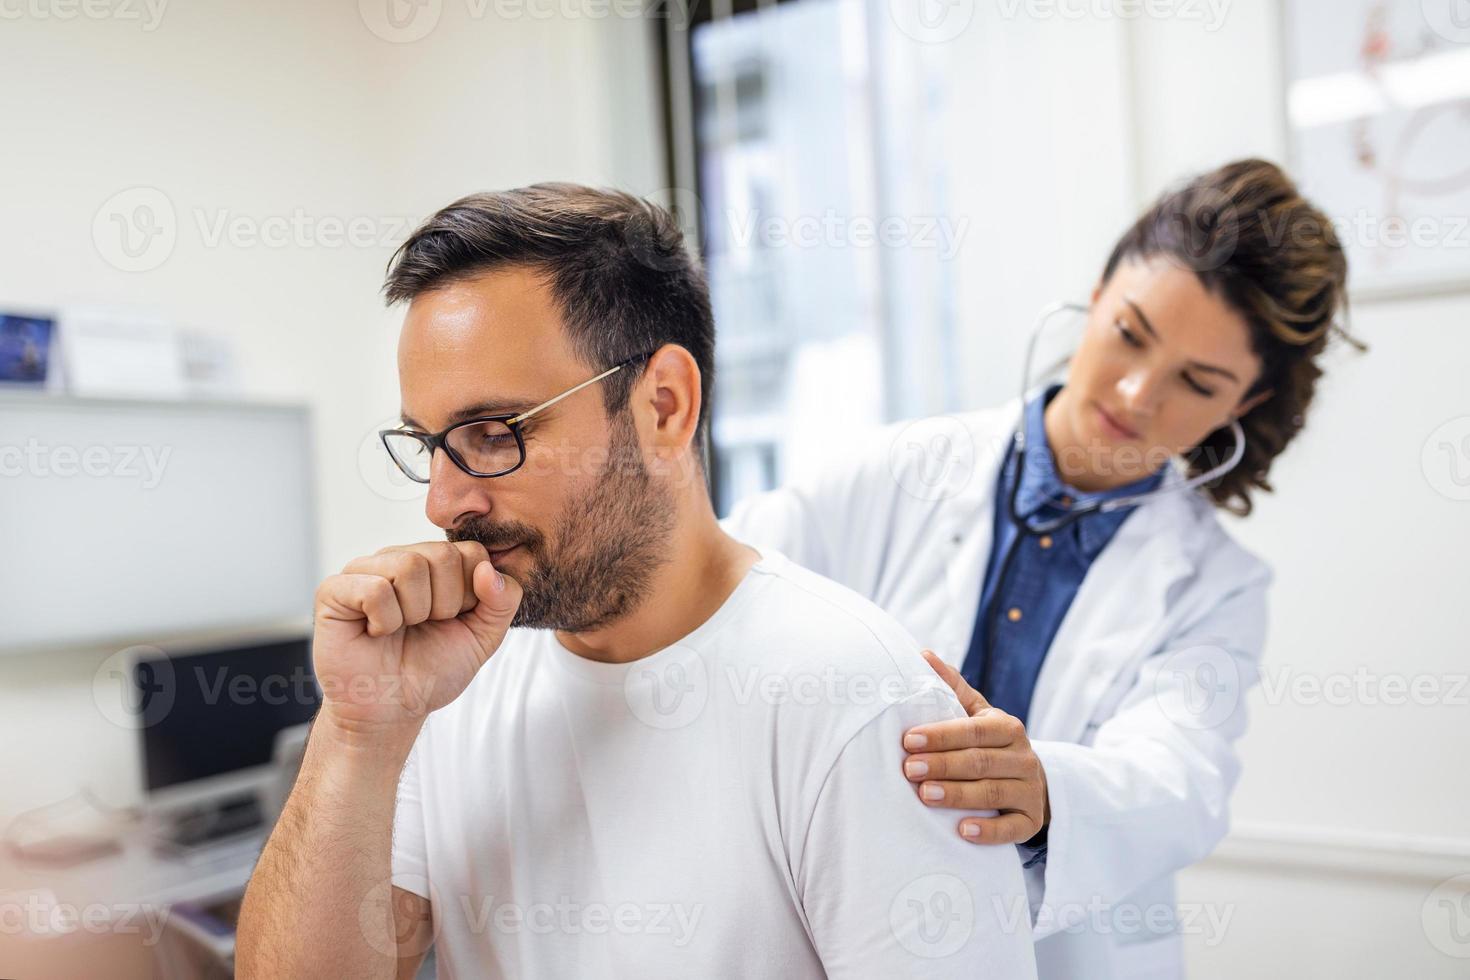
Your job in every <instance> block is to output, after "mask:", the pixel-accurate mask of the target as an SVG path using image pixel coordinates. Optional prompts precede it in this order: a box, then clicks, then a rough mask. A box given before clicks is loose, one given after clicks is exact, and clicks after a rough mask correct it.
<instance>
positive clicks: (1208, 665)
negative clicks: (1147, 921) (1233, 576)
mask: <svg viewBox="0 0 1470 980" xmlns="http://www.w3.org/2000/svg"><path fill="white" fill-rule="evenodd" d="M1269 578H1270V574H1269V572H1268V571H1266V570H1265V569H1264V568H1261V569H1260V571H1259V574H1258V575H1257V576H1255V578H1254V579H1253V580H1252V581H1251V582H1250V583H1248V584H1245V585H1242V586H1241V587H1240V588H1238V589H1237V590H1235V591H1233V592H1232V593H1229V594H1227V595H1226V596H1224V597H1223V598H1222V599H1221V600H1220V601H1219V602H1218V603H1216V604H1215V606H1214V607H1213V608H1212V609H1211V610H1209V612H1207V613H1206V614H1205V615H1203V616H1200V617H1199V618H1198V619H1197V620H1196V621H1195V622H1194V623H1193V625H1192V626H1189V627H1187V628H1186V629H1184V630H1182V631H1180V632H1179V633H1178V634H1176V635H1175V636H1174V637H1172V638H1171V639H1170V641H1169V642H1168V643H1167V644H1166V645H1165V647H1164V648H1163V649H1161V650H1160V651H1159V652H1157V653H1156V654H1154V655H1152V656H1150V657H1149V658H1148V659H1147V660H1146V661H1145V662H1144V663H1143V665H1142V667H1141V669H1140V670H1139V672H1138V674H1137V677H1136V678H1135V680H1134V682H1133V685H1132V687H1131V688H1130V690H1129V691H1128V693H1127V695H1126V696H1125V697H1124V699H1123V702H1122V703H1121V704H1120V705H1119V708H1118V710H1117V712H1116V713H1115V714H1113V715H1112V716H1111V717H1110V718H1108V719H1106V720H1105V721H1103V722H1102V723H1101V724H1100V725H1099V726H1098V727H1097V729H1096V731H1095V733H1094V737H1093V738H1092V739H1091V740H1090V744H1085V745H1082V744H1075V743H1070V742H1050V741H1038V742H1034V743H1033V747H1034V749H1035V750H1036V754H1037V756H1038V757H1039V758H1040V759H1041V763H1042V766H1043V767H1044V769H1045V770H1046V778H1047V787H1048V794H1049V798H1050V804H1051V823H1050V825H1049V827H1048V832H1047V852H1046V857H1045V860H1044V861H1042V862H1037V863H1036V864H1034V865H1033V866H1032V867H1030V868H1028V869H1027V871H1026V874H1027V876H1028V887H1029V888H1030V891H1031V895H1032V902H1033V913H1034V915H1035V923H1036V936H1037V938H1041V937H1043V936H1045V935H1048V934H1050V933H1052V932H1056V931H1058V930H1061V929H1065V928H1067V927H1068V925H1070V924H1072V923H1075V922H1077V921H1079V920H1080V919H1081V918H1083V916H1084V915H1085V914H1086V910H1087V909H1089V908H1093V907H1095V906H1096V905H1097V904H1098V903H1113V902H1116V901H1118V900H1120V899H1123V898H1125V897H1126V896H1128V895H1129V894H1130V893H1132V892H1133V891H1135V890H1136V889H1137V888H1139V887H1140V886H1142V885H1144V884H1146V883H1147V882H1150V881H1152V880H1154V879H1156V878H1159V877H1162V876H1164V875H1168V874H1172V873H1174V872H1176V871H1178V870H1180V869H1182V868H1185V867H1187V866H1189V865H1191V864H1194V863H1195V862H1197V861H1200V860H1202V859H1203V858H1205V857H1206V856H1208V855H1209V854H1210V852H1211V851H1212V850H1214V848H1215V846H1216V845H1217V844H1218V843H1219V842H1220V840H1221V839H1222V838H1223V837H1224V836H1225V833H1226V831H1227V830H1228V829H1229V799H1230V792H1231V790H1232V789H1233V788H1234V786H1235V782H1236V780H1237V778H1238V776H1239V773H1240V763H1239V760H1238V759H1237V756H1236V752H1235V744H1234V743H1235V741H1236V739H1238V738H1239V737H1240V736H1241V734H1243V733H1244V731H1245V727H1246V705H1245V696H1246V693H1247V692H1248V691H1249V689H1250V688H1251V687H1252V686H1254V685H1255V683H1256V682H1257V680H1258V678H1259V667H1258V664H1259V659H1260V652H1261V646H1262V643H1263V642H1264V623H1265V593H1266V586H1267V584H1268V582H1269ZM1024 853H1025V851H1024V850H1023V854H1024Z"/></svg>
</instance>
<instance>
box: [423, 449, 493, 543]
mask: <svg viewBox="0 0 1470 980" xmlns="http://www.w3.org/2000/svg"><path fill="white" fill-rule="evenodd" d="M489 483H490V480H488V479H486V478H484V477H478V476H470V475H469V474H468V473H466V472H465V471H464V470H462V469H460V468H459V467H458V466H456V465H455V464H454V460H452V459H450V458H449V454H448V453H447V452H445V451H444V450H443V448H440V449H436V450H434V456H433V458H432V459H430V461H429V495H428V497H427V499H426V500H425V502H424V513H425V514H427V515H428V518H429V520H431V521H433V522H434V524H435V526H437V527H440V528H443V529H444V530H446V531H447V530H449V529H450V528H452V527H454V526H456V525H457V524H459V523H460V522H461V521H463V520H464V519H465V518H466V517H469V516H476V515H481V514H488V513H490V509H491V503H490V487H489Z"/></svg>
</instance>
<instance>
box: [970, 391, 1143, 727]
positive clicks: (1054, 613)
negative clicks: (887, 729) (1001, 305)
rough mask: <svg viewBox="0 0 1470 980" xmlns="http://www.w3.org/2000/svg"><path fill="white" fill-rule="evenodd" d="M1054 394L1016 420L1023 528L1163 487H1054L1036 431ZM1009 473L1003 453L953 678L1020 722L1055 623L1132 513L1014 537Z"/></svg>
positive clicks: (1011, 459)
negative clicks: (959, 666) (986, 550)
mask: <svg viewBox="0 0 1470 980" xmlns="http://www.w3.org/2000/svg"><path fill="white" fill-rule="evenodd" d="M1059 390H1061V386H1060V385H1054V386H1052V387H1051V388H1048V389H1047V390H1046V391H1045V392H1044V393H1043V394H1042V395H1040V396H1038V397H1036V398H1034V399H1032V400H1031V402H1030V403H1028V404H1027V406H1026V410H1025V413H1024V419H1023V422H1022V424H1023V425H1025V426H1026V451H1025V454H1024V455H1025V466H1024V468H1023V473H1022V478H1021V487H1020V490H1019V492H1018V494H1017V497H1016V510H1017V512H1018V513H1019V514H1020V515H1021V517H1022V518H1023V519H1025V520H1026V522H1027V523H1029V524H1032V525H1036V524H1041V523H1043V522H1046V521H1050V520H1053V519H1055V518H1058V517H1061V516H1062V515H1063V514H1065V513H1066V512H1067V510H1068V507H1069V506H1073V505H1076V504H1077V503H1079V502H1081V503H1093V502H1096V501H1101V500H1109V499H1112V498H1115V497H1122V496H1126V495H1129V494H1135V493H1143V492H1146V491H1149V490H1153V489H1155V488H1156V487H1158V485H1159V483H1160V482H1161V481H1162V480H1163V473H1162V471H1161V472H1157V473H1153V474H1151V475H1150V476H1147V477H1144V478H1143V479H1141V480H1137V481H1135V482H1133V483H1130V484H1128V485H1127V486H1124V487H1119V488H1118V489H1116V490H1108V491H1105V492H1103V493H1095V494H1083V493H1082V492H1081V491H1079V490H1075V489H1073V488H1071V487H1069V486H1067V485H1066V484H1065V483H1064V482H1062V478H1061V476H1060V475H1059V474H1058V473H1057V468H1056V462H1055V460H1054V459H1053V458H1052V452H1051V447H1050V446H1049V445H1048V444H1047V441H1046V426H1045V425H1044V424H1043V413H1044V411H1045V409H1046V403H1047V402H1049V401H1051V398H1052V396H1053V395H1055V394H1056V393H1057V392H1058V391H1059ZM1015 472H1016V457H1015V454H1014V453H1008V454H1007V458H1006V463H1005V465H1004V466H1002V467H1001V473H1000V480H999V484H998V485H997V487H996V491H995V514H994V518H993V520H994V521H995V537H994V540H993V543H992V545H991V548H990V561H989V564H988V565H987V566H986V570H985V586H984V588H983V589H982V591H981V593H980V608H979V610H978V612H977V615H976V620H975V631H974V636H973V637H972V638H971V640H970V650H969V653H968V654H967V655H966V657H965V663H964V668H963V670H962V671H961V673H963V674H964V676H965V680H967V681H969V682H970V685H971V686H972V687H974V688H975V689H976V690H977V691H979V692H980V693H981V694H983V695H984V696H985V698H986V700H988V701H989V702H990V703H991V704H992V705H994V706H995V707H997V708H1000V709H1001V710H1002V711H1006V712H1008V713H1010V714H1012V715H1015V716H1016V717H1017V718H1019V719H1020V720H1021V721H1022V722H1025V721H1026V720H1027V715H1028V714H1029V712H1030V710H1031V695H1032V693H1033V691H1035V689H1036V678H1037V677H1038V676H1039V675H1040V673H1041V663H1042V661H1043V660H1044V659H1046V652H1047V650H1048V649H1049V648H1050V647H1051V642H1052V640H1053V639H1054V638H1055V637H1056V634H1057V629H1058V628H1059V627H1060V626H1061V624H1062V617H1064V616H1065V615H1066V614H1067V609H1068V608H1070V607H1071V605H1072V600H1073V599H1074V598H1076V596H1077V590H1078V589H1079V588H1081V587H1082V580H1083V579H1084V578H1086V576H1087V570H1088V569H1089V568H1091V567H1092V563H1093V561H1094V560H1095V559H1096V558H1097V556H1098V555H1099V554H1100V553H1101V552H1102V550H1103V548H1104V547H1106V546H1107V543H1108V542H1109V541H1111V540H1112V539H1113V535H1114V534H1116V533H1117V532H1118V528H1120V527H1122V526H1123V522H1124V521H1125V520H1127V519H1128V515H1129V514H1131V513H1133V511H1134V510H1135V508H1133V507H1121V508H1119V509H1118V510H1115V511H1110V512H1109V513H1106V514H1089V515H1087V516H1086V517H1083V518H1081V519H1080V520H1078V521H1076V522H1075V523H1073V524H1071V525H1069V526H1068V527H1065V528H1062V529H1061V530H1060V531H1057V532H1056V533H1054V534H1051V535H1043V536H1041V537H1037V536H1035V535H1026V536H1025V537H1022V536H1021V535H1020V534H1019V533H1018V532H1017V531H1016V528H1015V525H1014V524H1013V523H1012V522H1011V519H1010V512H1009V510H1008V501H1009V499H1010V490H1011V487H1012V486H1013V484H1012V482H1011V481H1012V480H1014V479H1015ZM1015 548H1019V549H1020V551H1019V552H1018V553H1017V554H1016V556H1015V557H1014V558H1013V559H1011V568H1010V572H1009V573H1008V574H1007V576H1006V583H1005V588H1004V589H1002V590H1000V592H999V594H997V587H998V583H997V582H996V577H997V576H998V575H999V572H1000V568H1001V565H1002V563H1003V562H1004V561H1005V558H1006V556H1007V554H1008V553H1009V552H1010V551H1011V550H1012V549H1015ZM988 611H989V612H988ZM992 624H993V625H992ZM992 629H993V630H994V636H995V647H994V648H993V649H992V648H991V646H990V637H991V633H992Z"/></svg>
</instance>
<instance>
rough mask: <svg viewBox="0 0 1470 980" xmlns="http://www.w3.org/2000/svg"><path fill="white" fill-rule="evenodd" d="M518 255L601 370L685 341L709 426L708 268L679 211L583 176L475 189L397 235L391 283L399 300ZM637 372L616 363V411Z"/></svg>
mask: <svg viewBox="0 0 1470 980" xmlns="http://www.w3.org/2000/svg"><path fill="white" fill-rule="evenodd" d="M511 266H525V267H528V268H531V269H535V270H538V271H540V272H542V273H544V274H545V276H546V278H547V280H548V281H549V283H550V285H551V290H552V294H553V295H554V296H555V297H556V301H557V303H558V305H559V306H560V307H561V314H562V319H563V321H564V322H565V324H566V329H567V334H568V336H569V337H570V339H571V343H572V348H573V350H575V351H576V352H577V354H578V355H579V356H580V357H582V358H583V359H584V360H585V361H586V362H587V363H588V364H589V365H590V366H591V367H593V368H594V369H596V370H606V369H608V368H610V367H612V366H613V365H615V364H619V363H621V362H623V361H626V360H628V359H630V358H633V357H636V356H637V355H639V354H646V353H652V352H653V351H656V350H658V349H659V348H660V347H662V346H664V345H665V344H678V345H679V346H680V347H683V348H684V349H685V350H687V351H688V352H689V353H690V355H691V356H693V358H694V363H695V364H696V365H698V367H699V377H700V385H701V389H702V391H701V398H700V406H699V432H700V435H701V436H703V435H704V433H705V430H706V426H707V424H708V419H709V406H710V399H711V396H712V390H713V387H714V376H715V322H714V315H713V314H712V313H711V312H710V301H709V288H708V286H707V285H706V284H705V278H704V272H703V270H702V269H701V268H700V265H699V263H698V261H697V260H696V259H695V258H694V257H693V256H692V255H690V254H689V252H688V251H687V250H686V248H685V246H684V234H683V232H682V230H681V229H680V227H679V225H678V223H677V222H676V221H675V220H674V218H673V216H672V215H670V214H669V213H668V212H667V211H665V210H664V209H662V208H660V207H658V206H656V205H654V204H650V203H649V202H647V201H644V200H642V199H641V198H638V197H634V196H633V195H632V194H625V193H623V192H621V191H612V190H598V189H594V188H591V187H583V186H581V185H578V184H534V185H532V186H530V187H521V188H517V189H515V190H509V191H500V192H498V193H488V194H471V195H470V196H468V197H463V198H460V199H459V200H458V201H455V202H454V203H453V204H451V205H449V206H448V207H445V208H443V209H442V210H440V211H439V212H438V213H437V214H435V215H434V216H433V217H431V218H429V220H427V221H425V222H424V223H423V224H422V225H420V226H419V227H418V229H417V230H415V231H414V233H413V234H412V235H410V236H409V238H408V240H407V241H406V242H404V243H403V244H402V245H400V246H399V248H398V250H397V251H396V252H394V253H393V257H392V258H391V259H390V260H389V262H388V276H387V280H386V281H385V282H384V284H383V293H384V295H385V296H386V297H387V301H388V305H390V306H391V305H393V304H395V303H399V302H402V301H406V300H412V299H413V298H414V297H416V296H418V295H420V294H421V293H426V292H429V291H431V290H434V289H438V288H440V287H442V286H446V285H449V284H451V283H455V282H460V281H463V280H465V279H468V278H471V277H473V276H476V275H479V274H480V273H483V272H488V271H490V270H493V269H499V268H505V267H511ZM638 376H639V373H638V372H637V371H619V372H618V373H617V374H614V375H612V376H611V377H609V378H608V379H607V381H606V382H604V383H603V385H602V392H603V405H604V408H605V409H606V411H607V413H608V415H609V416H611V415H612V414H614V413H615V412H617V411H619V410H621V409H622V408H624V407H626V406H627V404H628V397H629V395H630V394H631V392H632V389H633V384H634V383H635V382H636V380H637V379H638ZM700 448H701V447H700V445H698V444H696V446H695V452H696V455H698V453H699V450H700Z"/></svg>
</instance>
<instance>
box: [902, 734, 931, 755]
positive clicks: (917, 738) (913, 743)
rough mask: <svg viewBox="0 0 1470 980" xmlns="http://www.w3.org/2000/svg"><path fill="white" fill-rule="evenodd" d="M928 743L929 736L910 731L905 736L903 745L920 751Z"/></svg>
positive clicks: (912, 750) (913, 750) (911, 750)
mask: <svg viewBox="0 0 1470 980" xmlns="http://www.w3.org/2000/svg"><path fill="white" fill-rule="evenodd" d="M928 744H929V739H928V737H927V736H924V735H920V734H919V733H918V732H910V733H909V734H907V735H905V736H904V737H903V747H904V748H906V749H908V750H909V751H910V752H915V751H918V750H919V749H922V748H923V747H924V746H926V745H928Z"/></svg>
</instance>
